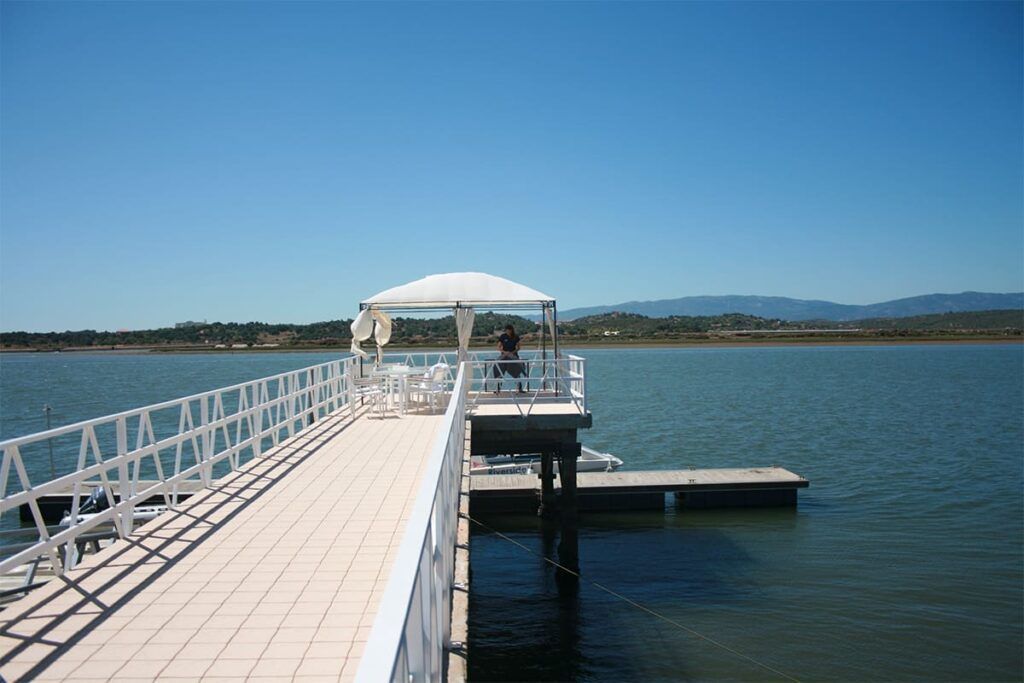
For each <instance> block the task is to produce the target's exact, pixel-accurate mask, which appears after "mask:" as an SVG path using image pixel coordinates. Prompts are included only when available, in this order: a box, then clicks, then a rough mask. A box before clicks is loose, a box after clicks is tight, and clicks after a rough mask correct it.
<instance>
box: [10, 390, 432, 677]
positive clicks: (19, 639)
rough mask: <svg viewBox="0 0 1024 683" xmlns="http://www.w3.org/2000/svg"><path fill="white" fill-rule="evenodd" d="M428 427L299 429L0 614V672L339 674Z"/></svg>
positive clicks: (378, 576)
mask: <svg viewBox="0 0 1024 683" xmlns="http://www.w3.org/2000/svg"><path fill="white" fill-rule="evenodd" d="M441 419H442V418H441V416H440V415H437V416H426V415H407V416H404V417H402V418H398V417H389V418H386V419H374V418H370V417H365V416H360V417H358V418H357V419H356V420H355V421H351V420H350V419H349V416H348V412H347V410H345V411H344V412H343V413H340V414H338V415H336V416H332V417H330V418H328V419H325V420H322V421H321V422H320V423H319V424H317V425H314V426H313V427H311V428H309V429H307V430H304V431H303V432H301V433H300V434H299V435H298V436H296V437H294V438H292V439H290V440H288V441H286V442H284V443H282V445H281V446H280V447H278V448H276V449H274V450H273V451H269V452H268V454H267V455H266V456H265V457H263V458H261V459H258V460H254V461H252V462H250V463H249V464H248V465H246V466H244V467H243V468H241V469H240V470H239V471H237V472H235V473H233V474H231V475H229V476H227V477H225V478H223V479H221V480H219V481H218V483H217V484H216V486H215V487H214V488H212V489H209V490H207V491H204V492H202V493H200V494H198V495H196V496H194V497H193V498H192V499H191V500H189V501H188V502H187V503H185V504H183V505H182V506H181V508H179V509H178V510H177V511H172V512H168V513H165V514H164V515H162V516H161V517H159V518H157V519H156V520H154V521H153V522H150V523H149V524H146V525H145V526H143V527H141V528H140V529H139V530H138V531H137V533H136V534H135V535H134V536H132V537H131V539H129V540H128V541H120V542H118V543H116V544H115V545H113V546H112V547H110V548H107V549H105V550H103V551H102V552H100V553H98V554H97V555H93V556H89V557H88V559H86V560H85V561H83V562H82V564H80V565H79V566H78V567H77V568H76V569H74V570H73V571H71V572H69V573H68V574H67V575H66V576H65V577H64V578H57V579H53V580H52V581H50V582H49V583H48V584H47V585H46V586H44V587H42V588H40V589H38V590H36V591H34V592H32V593H31V594H29V595H28V596H27V597H25V598H24V599H22V600H21V601H19V602H17V603H15V604H14V605H12V606H11V607H9V608H8V609H7V610H5V611H3V612H0V675H2V676H3V678H4V679H5V680H7V681H18V680H42V681H60V680H74V681H113V680H116V681H126V682H127V681H135V680H138V681H143V680H145V681H152V680H168V681H177V682H179V683H181V682H182V681H186V680H191V681H199V680H202V681H243V680H254V679H263V680H278V681H280V680H297V681H308V682H309V683H312V682H313V681H339V680H351V679H352V678H354V676H355V670H356V668H357V666H358V664H359V659H360V655H361V652H362V649H363V644H364V642H365V640H366V638H367V634H368V633H369V630H370V626H371V624H372V623H373V619H374V617H375V615H376V612H377V605H378V602H379V600H380V597H381V594H382V592H383V590H384V586H385V584H386V583H387V580H388V576H389V573H390V570H391V564H392V562H393V560H394V553H395V550H396V548H397V546H398V544H399V543H400V541H401V538H402V533H403V529H404V524H405V521H406V518H407V515H408V513H409V510H410V508H411V507H412V505H413V500H414V497H415V492H416V487H417V485H418V483H419V481H420V479H421V475H422V470H423V466H424V464H425V462H426V459H427V457H428V455H429V452H430V450H431V448H430V447H431V445H432V444H433V441H434V437H435V434H436V432H437V430H438V428H439V426H440V424H441Z"/></svg>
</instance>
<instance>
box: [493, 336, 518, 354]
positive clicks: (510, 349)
mask: <svg viewBox="0 0 1024 683" xmlns="http://www.w3.org/2000/svg"><path fill="white" fill-rule="evenodd" d="M498 343H500V344H501V350H502V351H504V352H505V353H515V350H516V344H518V343H519V337H513V336H511V335H510V334H509V333H508V332H504V333H502V335H501V336H500V337H498Z"/></svg>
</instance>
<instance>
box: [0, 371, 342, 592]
mask: <svg viewBox="0 0 1024 683" xmlns="http://www.w3.org/2000/svg"><path fill="white" fill-rule="evenodd" d="M353 367H354V358H353V357H352V356H343V357H341V358H339V359H337V360H333V361H328V362H326V363H318V364H316V365H311V366H307V367H304V368H299V369H296V370H291V371H287V372H282V373H278V374H275V375H270V376H267V377H261V378H258V379H254V380H250V381H247V382H241V383H238V384H233V385H230V386H227V387H220V388H217V389H211V390H209V391H203V392H200V393H197V394H192V395H191V396H186V397H183V398H178V399H173V400H170V401H163V402H160V403H155V404H152V405H148V406H142V407H139V408H133V409H131V410H127V411H122V412H120V413H115V414H112V415H105V416H101V417H97V418H92V419H89V420H83V421H80V422H76V423H74V424H70V425H65V426H63V427H58V428H56V429H50V430H46V431H43V432H37V433H34V434H27V435H24V436H20V437H16V438H13V439H8V440H6V441H3V442H0V514H4V513H5V512H7V511H9V510H11V509H13V508H15V507H18V506H20V505H28V507H29V510H30V512H31V513H32V517H33V521H34V522H35V527H36V530H37V531H38V533H39V540H38V541H37V542H36V543H35V544H34V545H33V546H31V547H28V548H26V549H23V550H21V551H20V552H17V553H15V554H13V555H11V556H9V557H6V558H4V559H3V560H0V575H2V574H4V573H5V572H8V571H11V570H12V569H14V568H15V567H17V566H19V565H20V564H21V563H24V562H27V561H32V560H33V559H35V558H39V557H42V556H44V555H48V556H49V558H50V563H51V564H52V566H53V570H54V572H55V573H56V574H58V575H59V574H62V573H63V572H64V571H65V570H67V569H70V568H72V567H73V566H74V565H75V563H76V562H77V559H78V556H77V551H76V550H75V547H74V546H75V543H76V539H77V538H78V537H80V536H81V535H82V534H84V533H85V532H87V531H89V530H90V529H91V528H93V527H95V526H97V525H99V524H102V523H105V522H112V523H113V524H114V526H115V529H116V531H117V534H118V535H119V536H121V537H126V536H127V535H129V534H131V533H132V526H133V518H134V509H135V507H136V506H137V505H139V504H141V503H142V502H144V501H145V500H146V499H147V498H149V497H150V496H152V495H156V494H163V496H164V499H165V503H166V504H167V505H168V506H169V507H170V506H173V505H175V504H177V500H178V498H177V496H178V486H179V485H180V484H181V483H182V482H185V481H187V480H189V479H190V478H192V477H196V476H198V477H199V480H200V481H201V482H202V483H203V485H204V486H209V485H210V483H211V482H212V480H213V474H214V469H213V468H214V465H216V464H218V463H220V462H222V461H224V460H227V461H228V463H229V465H230V468H231V469H232V470H235V469H237V468H238V467H239V466H240V464H241V458H242V456H243V454H244V453H245V452H246V451H247V450H248V452H249V453H250V454H251V455H252V457H259V456H260V455H261V454H262V449H263V445H262V444H263V440H264V439H267V438H269V439H270V440H271V443H272V444H273V445H277V444H278V443H279V440H280V439H281V437H282V436H285V438H287V437H290V436H294V435H295V434H297V433H299V432H301V431H303V430H304V429H305V428H306V427H307V426H309V424H310V423H311V422H313V421H314V420H316V419H318V418H319V417H320V416H322V415H328V414H331V413H332V412H333V411H337V410H340V409H342V408H344V407H345V406H346V405H349V399H350V398H351V393H350V385H349V382H348V378H349V377H350V375H351V370H352V368H353ZM233 392H237V394H234V393H233ZM250 394H251V396H250ZM236 398H237V405H234V406H233V408H234V412H231V413H229V412H228V410H227V407H228V406H229V405H230V403H229V402H230V401H232V400H234V399H236ZM173 408H178V409H180V415H179V418H178V427H177V431H176V432H175V433H174V434H173V435H172V436H167V437H164V436H162V435H161V438H158V437H157V429H156V428H155V424H156V422H155V420H154V415H155V414H156V413H158V412H159V411H166V410H168V409H173ZM195 409H198V413H199V419H198V420H196V419H194V410H195ZM350 409H351V406H350ZM134 418H137V422H138V424H137V427H136V431H135V435H136V443H135V445H134V447H131V446H129V443H128V435H129V425H128V421H129V419H132V420H133V425H132V426H136V425H135V424H134V422H135V420H134ZM307 418H308V421H307ZM110 427H114V429H115V431H116V435H115V436H116V445H114V446H113V447H111V445H110V444H109V443H107V442H106V441H104V445H103V446H102V447H101V446H100V439H99V438H98V436H97V434H98V433H99V432H98V430H99V429H100V428H104V429H109V428H110ZM229 428H230V429H229ZM232 431H233V432H234V435H232V433H231V432H232ZM65 434H80V435H81V439H80V445H79V447H78V461H77V465H76V467H75V470H74V471H73V472H71V473H69V474H63V475H61V476H59V477H58V476H52V477H51V478H50V479H48V480H46V481H43V482H42V483H36V484H33V483H32V481H31V475H30V474H29V472H28V470H27V469H26V467H25V463H24V458H23V456H22V453H21V450H22V447H23V446H26V445H30V444H34V443H38V442H41V441H45V440H47V439H52V438H54V437H56V436H62V435H65ZM219 441H223V444H222V445H220V444H219V443H218V442H219ZM187 444H191V446H192V458H194V460H195V463H194V464H189V463H188V462H187V461H185V460H184V457H185V456H186V455H187V454H186V452H185V450H186V449H185V447H186V445H187ZM104 450H107V451H108V452H111V453H112V455H111V457H104V456H103V455H102V451H104ZM169 450H173V453H168V452H167V451H169ZM90 456H92V457H91V458H90ZM169 456H173V465H172V464H171V463H170V462H167V463H164V462H163V458H164V457H169ZM145 458H152V459H153V466H154V468H155V470H156V481H155V483H154V482H150V481H147V482H146V484H147V486H146V487H145V488H144V489H142V490H139V485H140V483H141V480H140V479H139V475H140V471H141V467H142V463H143V460H144V459H145ZM93 461H95V462H93ZM165 469H166V470H167V471H166V472H165ZM115 472H116V481H118V482H119V483H120V489H119V493H118V496H117V498H116V500H115V496H114V493H113V485H112V482H113V481H115V478H114V476H113V475H114V474H115ZM12 474H13V475H16V477H17V480H18V482H19V483H20V487H19V488H20V490H15V491H13V492H12V493H10V494H8V493H7V484H8V481H9V479H10V477H11V475H12ZM97 476H98V477H99V479H100V481H95V480H94V478H95V477H97ZM87 485H95V486H100V487H102V488H103V489H104V490H105V492H106V494H107V498H108V501H109V506H108V507H107V508H106V509H105V510H103V511H101V512H99V513H97V514H95V515H93V516H91V517H90V518H89V519H85V520H80V519H79V517H78V513H79V506H80V500H81V498H80V496H81V490H82V487H83V486H87ZM68 488H71V489H72V500H71V512H70V517H69V518H70V520H71V521H70V523H69V526H68V527H67V528H64V529H63V530H61V531H60V532H58V533H55V534H51V532H50V531H49V529H48V526H47V525H46V524H45V523H44V520H43V517H42V513H41V511H40V509H39V499H40V498H41V497H42V496H44V495H47V494H49V493H53V492H55V491H57V490H67V489H68ZM60 546H66V547H65V550H64V552H65V559H64V561H63V562H60V561H59V559H58V557H57V555H56V552H57V551H58V549H59V548H60Z"/></svg>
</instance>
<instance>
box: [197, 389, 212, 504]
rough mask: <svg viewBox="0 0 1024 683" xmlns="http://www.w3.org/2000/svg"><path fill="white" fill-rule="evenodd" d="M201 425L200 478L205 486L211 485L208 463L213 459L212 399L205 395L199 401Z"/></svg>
mask: <svg viewBox="0 0 1024 683" xmlns="http://www.w3.org/2000/svg"><path fill="white" fill-rule="evenodd" d="M199 424H200V426H201V427H202V442H201V443H202V447H203V454H202V456H200V459H201V465H200V468H199V478H200V479H201V480H202V482H203V486H209V485H210V474H211V473H210V472H209V470H208V469H207V465H206V461H207V460H209V459H210V458H211V457H213V430H212V429H210V426H209V425H210V397H209V396H207V395H205V394H204V395H203V396H202V397H201V398H200V399H199Z"/></svg>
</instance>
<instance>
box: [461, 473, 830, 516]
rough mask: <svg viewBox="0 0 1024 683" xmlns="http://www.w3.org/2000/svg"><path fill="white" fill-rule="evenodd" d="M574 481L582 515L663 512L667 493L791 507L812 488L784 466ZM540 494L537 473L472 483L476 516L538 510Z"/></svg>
mask: <svg viewBox="0 0 1024 683" xmlns="http://www.w3.org/2000/svg"><path fill="white" fill-rule="evenodd" d="M576 480H577V487H578V494H577V495H578V497H579V505H580V509H583V510H588V509H589V510H621V509H648V508H656V507H662V506H663V505H664V495H665V494H666V493H675V494H677V496H678V497H679V499H680V501H681V504H682V505H683V506H685V507H693V508H705V507H760V506H774V505H790V504H795V503H796V491H797V489H801V488H806V487H807V486H809V485H810V482H808V481H807V480H806V479H804V478H803V477H801V476H800V475H798V474H794V473H793V472H790V471H789V470H786V469H783V468H781V467H753V468H736V469H703V470H655V471H635V472H630V471H625V472H582V473H580V474H577V475H576ZM539 494H540V478H539V477H537V475H535V474H497V475H477V476H474V477H472V478H471V483H470V501H471V505H472V507H473V509H474V510H475V511H527V510H529V509H531V507H536V503H537V498H538V496H539Z"/></svg>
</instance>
